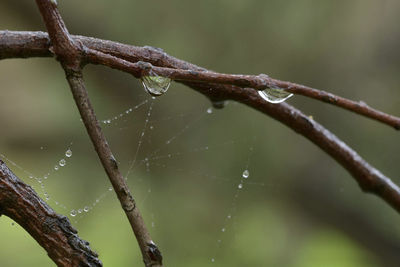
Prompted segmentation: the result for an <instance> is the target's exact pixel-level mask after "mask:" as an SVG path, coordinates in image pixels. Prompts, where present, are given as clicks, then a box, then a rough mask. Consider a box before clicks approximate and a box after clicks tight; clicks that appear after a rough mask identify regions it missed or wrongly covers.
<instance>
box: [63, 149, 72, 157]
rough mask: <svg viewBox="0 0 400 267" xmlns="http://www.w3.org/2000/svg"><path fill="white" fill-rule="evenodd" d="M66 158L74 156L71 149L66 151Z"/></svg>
mask: <svg viewBox="0 0 400 267" xmlns="http://www.w3.org/2000/svg"><path fill="white" fill-rule="evenodd" d="M65 156H66V157H67V158H70V157H71V156H72V151H71V149H68V150H67V151H65Z"/></svg>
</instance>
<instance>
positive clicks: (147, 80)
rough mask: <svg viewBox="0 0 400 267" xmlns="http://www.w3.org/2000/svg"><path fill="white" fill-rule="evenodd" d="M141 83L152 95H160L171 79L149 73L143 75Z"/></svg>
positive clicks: (165, 89) (166, 88) (165, 90)
mask: <svg viewBox="0 0 400 267" xmlns="http://www.w3.org/2000/svg"><path fill="white" fill-rule="evenodd" d="M141 81H142V84H143V87H144V89H146V91H147V92H148V93H149V94H150V95H152V96H160V95H162V94H164V93H165V92H167V90H168V88H169V86H170V84H171V79H170V78H166V77H162V76H158V75H154V74H153V75H149V76H143V77H142V78H141Z"/></svg>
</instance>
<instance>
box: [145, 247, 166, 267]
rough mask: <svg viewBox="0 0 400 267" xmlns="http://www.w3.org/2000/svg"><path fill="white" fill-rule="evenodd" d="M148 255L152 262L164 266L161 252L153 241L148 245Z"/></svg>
mask: <svg viewBox="0 0 400 267" xmlns="http://www.w3.org/2000/svg"><path fill="white" fill-rule="evenodd" d="M147 254H148V255H149V258H150V259H151V260H152V261H154V262H155V263H157V264H162V259H163V258H162V254H161V251H160V250H159V249H158V247H157V245H156V244H155V243H154V242H153V241H150V243H148V244H147Z"/></svg>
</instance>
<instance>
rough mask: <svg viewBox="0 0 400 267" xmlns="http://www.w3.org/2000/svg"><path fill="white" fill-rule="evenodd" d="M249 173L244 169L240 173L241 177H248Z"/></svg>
mask: <svg viewBox="0 0 400 267" xmlns="http://www.w3.org/2000/svg"><path fill="white" fill-rule="evenodd" d="M249 175H250V173H249V170H244V171H243V173H242V177H243V178H244V179H247V178H249Z"/></svg>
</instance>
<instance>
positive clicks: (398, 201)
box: [0, 31, 400, 212]
mask: <svg viewBox="0 0 400 267" xmlns="http://www.w3.org/2000/svg"><path fill="white" fill-rule="evenodd" d="M1 36H8V39H7V40H5V38H0V59H1V58H15V57H24V58H25V57H30V56H42V57H46V56H51V54H50V53H49V51H48V48H49V45H48V37H47V36H46V34H45V33H40V32H5V31H3V32H0V37H1ZM73 38H74V39H75V40H79V41H81V42H82V43H83V44H84V45H85V46H87V47H89V48H91V49H94V50H97V51H100V52H102V53H105V54H109V55H112V56H114V57H119V58H121V59H124V60H126V61H129V62H131V63H132V62H137V61H146V62H149V63H151V64H153V65H156V66H163V67H168V68H178V69H186V70H193V71H205V69H204V68H201V67H198V66H196V65H194V64H191V63H189V62H185V61H182V60H180V59H177V58H174V57H172V56H169V55H167V54H166V53H164V52H162V51H159V50H158V49H155V48H151V47H144V48H141V47H136V46H131V45H126V44H121V43H117V42H112V41H106V40H100V39H96V38H91V37H84V36H73ZM184 84H186V85H188V86H189V87H191V88H193V89H194V90H196V91H198V92H200V93H202V94H204V95H205V96H207V97H208V98H210V99H215V100H225V99H232V100H235V101H238V102H242V103H244V104H246V105H248V106H251V107H253V108H255V109H257V110H259V111H261V112H263V113H265V114H267V115H269V116H271V117H272V118H274V119H276V120H278V121H280V122H282V123H283V124H285V125H287V126H288V127H289V128H291V129H293V130H294V131H296V132H298V133H299V134H301V135H303V136H304V137H306V138H307V139H309V140H310V141H312V142H313V143H314V144H316V145H317V146H319V147H320V148H321V149H323V150H324V151H325V152H327V153H328V154H329V155H330V156H332V157H333V158H334V159H335V160H336V161H337V162H338V163H339V164H341V165H342V166H343V167H344V168H345V169H347V170H348V171H349V173H350V174H351V175H352V176H353V177H354V178H355V180H356V181H357V182H358V183H359V185H360V187H361V188H362V190H364V191H366V192H370V193H373V194H375V195H377V196H378V197H380V198H382V199H383V200H384V201H386V202H387V203H388V204H389V205H391V206H392V207H393V208H394V209H395V210H397V211H398V212H400V190H399V188H398V186H397V185H395V184H394V183H393V182H392V181H391V180H390V179H389V178H387V177H386V176H384V175H383V174H382V173H381V172H380V171H378V170H377V169H375V168H374V167H372V166H371V165H369V164H368V163H367V162H366V161H365V160H364V159H362V158H361V157H360V156H359V155H358V154H357V153H356V152H355V151H354V150H352V149H351V148H350V147H349V146H347V145H346V144H345V143H344V142H343V141H341V140H340V139H338V138H337V137H336V136H335V135H333V134H332V133H331V132H329V131H328V130H327V129H325V128H324V127H322V126H321V125H320V124H318V123H317V122H316V121H314V120H312V119H310V118H308V117H307V116H305V115H304V114H302V113H301V112H300V111H299V110H297V109H295V108H294V107H292V106H290V105H288V104H285V103H283V104H280V105H276V104H269V103H267V102H266V101H264V100H263V99H262V98H261V97H260V96H259V95H258V94H257V92H256V91H255V90H253V89H250V88H244V89H242V88H239V87H236V86H231V85H222V84H215V83H214V84H207V83H198V82H184ZM288 87H289V85H288ZM385 115H387V114H385ZM387 116H390V115H387ZM396 120H398V119H397V118H396ZM388 124H390V123H388ZM390 125H392V124H390ZM393 125H396V124H393Z"/></svg>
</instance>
